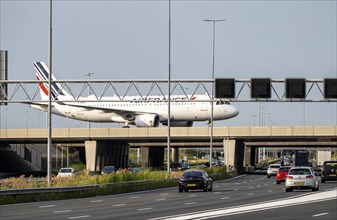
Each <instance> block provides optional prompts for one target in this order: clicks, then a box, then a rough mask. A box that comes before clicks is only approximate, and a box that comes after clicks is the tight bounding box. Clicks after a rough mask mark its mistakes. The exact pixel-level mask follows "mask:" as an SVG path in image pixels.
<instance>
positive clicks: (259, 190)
mask: <svg viewBox="0 0 337 220" xmlns="http://www.w3.org/2000/svg"><path fill="white" fill-rule="evenodd" d="M0 219H1V220H5V219H25V220H27V219H48V220H51V219H84V220H87V219H88V220H89V219H118V220H123V219H126V220H138V219H144V220H145V219H152V220H164V219H170V220H173V219H180V220H187V219H200V220H201V219H231V220H233V219H234V220H235V219H238V220H239V219H240V220H242V219H249V220H255V219H256V220H261V219H268V220H270V219H284V220H290V219H296V220H299V219H304V220H311V219H314V220H322V219H333V220H336V219H337V182H336V181H334V182H327V183H325V184H321V185H320V191H318V192H312V191H311V190H297V191H296V190H295V191H293V192H285V189H284V183H282V184H280V185H278V184H276V183H275V179H274V178H270V179H268V178H267V176H266V175H244V176H239V177H236V178H233V179H230V180H227V181H219V182H215V183H214V185H213V191H212V192H202V191H189V192H187V193H186V192H184V193H179V192H178V187H174V188H167V189H161V190H151V191H145V192H137V193H127V194H121V195H112V196H102V197H94V198H85V199H73V200H61V201H47V202H37V203H26V204H16V205H4V206H0Z"/></svg>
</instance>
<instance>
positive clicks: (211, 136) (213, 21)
mask: <svg viewBox="0 0 337 220" xmlns="http://www.w3.org/2000/svg"><path fill="white" fill-rule="evenodd" d="M204 21H206V22H212V23H213V60H212V80H213V82H212V98H211V120H210V125H211V134H210V144H209V155H210V157H209V166H210V167H212V157H213V104H214V103H213V101H214V63H215V23H216V22H220V21H225V19H204Z"/></svg>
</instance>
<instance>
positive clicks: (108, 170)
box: [101, 166, 116, 174]
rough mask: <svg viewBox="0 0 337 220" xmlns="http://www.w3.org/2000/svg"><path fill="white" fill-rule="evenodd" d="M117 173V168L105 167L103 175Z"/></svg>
mask: <svg viewBox="0 0 337 220" xmlns="http://www.w3.org/2000/svg"><path fill="white" fill-rule="evenodd" d="M115 172H116V168H115V166H105V167H103V169H102V171H101V174H111V173H115Z"/></svg>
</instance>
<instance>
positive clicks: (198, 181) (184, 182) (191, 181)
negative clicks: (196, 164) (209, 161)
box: [179, 170, 213, 192]
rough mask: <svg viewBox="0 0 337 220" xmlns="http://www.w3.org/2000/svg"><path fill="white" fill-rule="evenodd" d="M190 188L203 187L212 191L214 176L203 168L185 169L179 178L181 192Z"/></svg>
mask: <svg viewBox="0 0 337 220" xmlns="http://www.w3.org/2000/svg"><path fill="white" fill-rule="evenodd" d="M190 189H202V190H204V192H207V191H212V190H213V181H212V178H211V177H209V176H208V174H207V173H206V172H205V171H203V170H188V171H185V172H184V173H183V174H182V176H181V177H180V179H179V192H183V191H185V192H188V190H190Z"/></svg>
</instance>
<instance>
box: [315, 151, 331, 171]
mask: <svg viewBox="0 0 337 220" xmlns="http://www.w3.org/2000/svg"><path fill="white" fill-rule="evenodd" d="M330 160H331V151H329V150H318V151H317V166H316V168H317V170H318V171H320V170H321V169H322V167H323V163H324V161H330Z"/></svg>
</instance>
